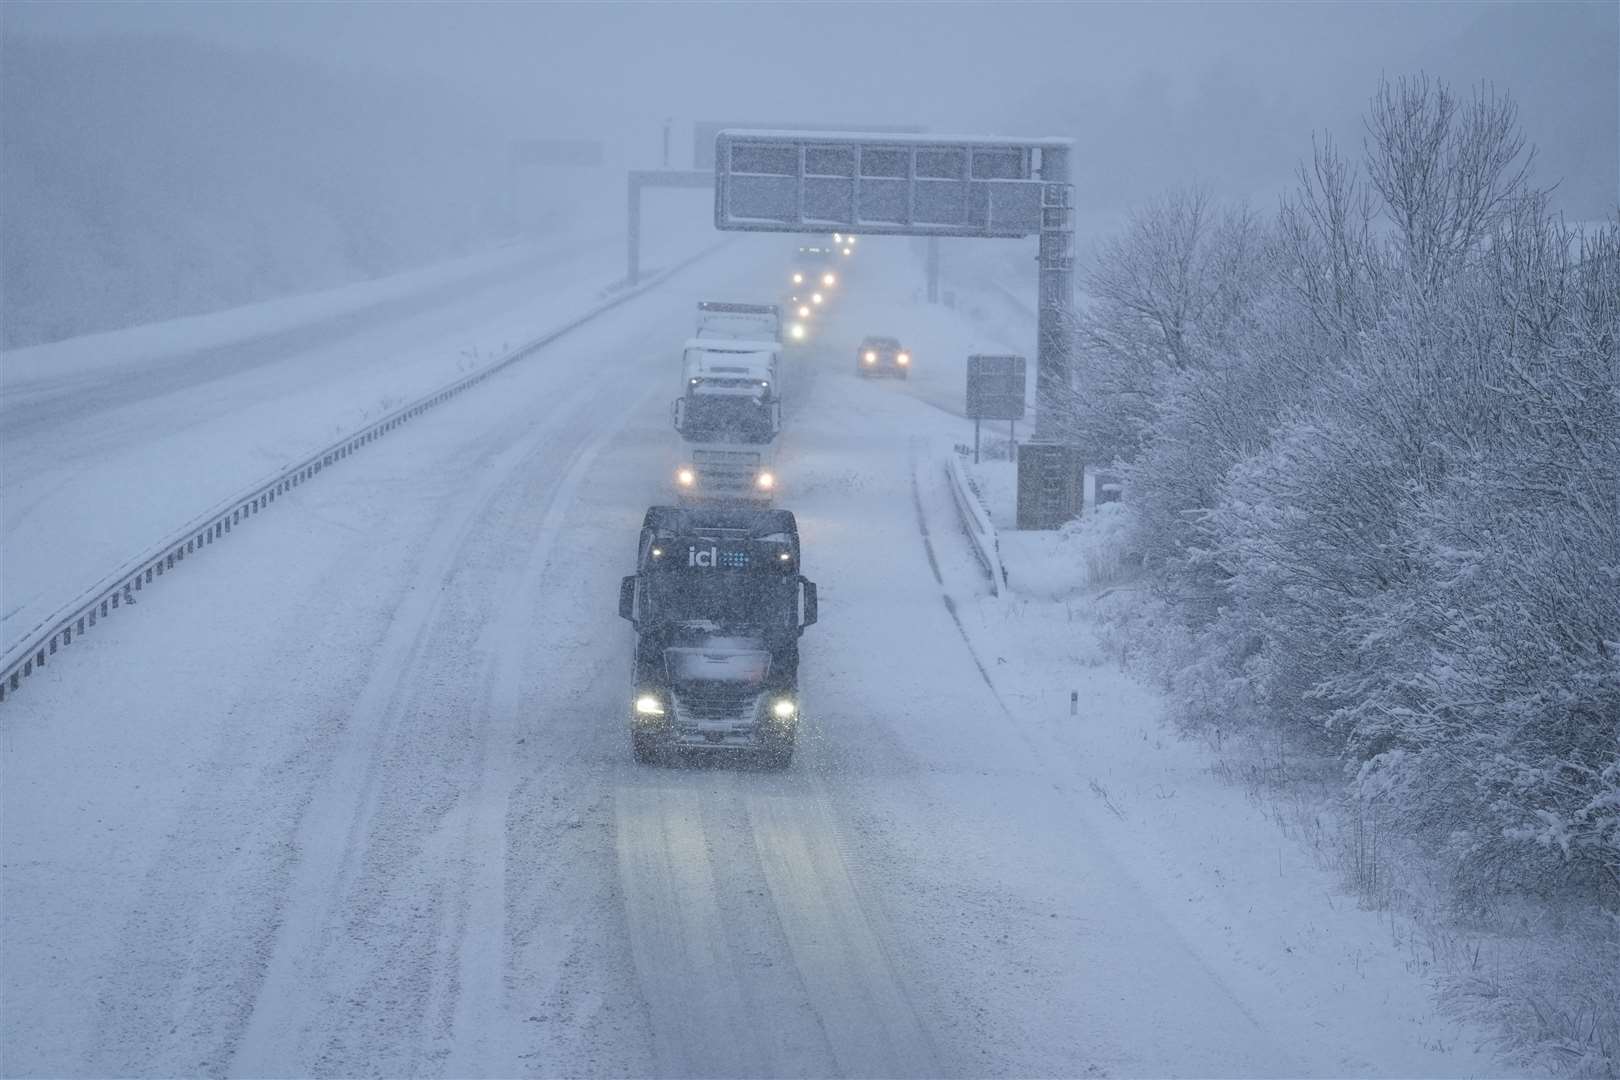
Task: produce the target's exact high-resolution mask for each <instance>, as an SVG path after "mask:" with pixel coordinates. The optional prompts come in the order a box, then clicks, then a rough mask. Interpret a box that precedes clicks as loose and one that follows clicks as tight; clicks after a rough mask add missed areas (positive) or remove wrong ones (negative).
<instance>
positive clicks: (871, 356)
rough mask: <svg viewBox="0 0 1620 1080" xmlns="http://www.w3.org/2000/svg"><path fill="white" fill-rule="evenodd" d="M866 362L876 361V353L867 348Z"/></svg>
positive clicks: (873, 362) (872, 362)
mask: <svg viewBox="0 0 1620 1080" xmlns="http://www.w3.org/2000/svg"><path fill="white" fill-rule="evenodd" d="M866 362H867V363H868V364H875V363H877V353H875V352H873V351H872V350H871V349H867V350H866Z"/></svg>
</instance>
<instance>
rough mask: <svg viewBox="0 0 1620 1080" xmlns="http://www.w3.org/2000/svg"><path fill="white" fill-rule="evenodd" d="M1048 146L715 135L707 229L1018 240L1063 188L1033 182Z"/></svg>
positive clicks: (858, 136) (925, 138)
mask: <svg viewBox="0 0 1620 1080" xmlns="http://www.w3.org/2000/svg"><path fill="white" fill-rule="evenodd" d="M1047 148H1051V149H1055V150H1063V151H1067V149H1068V143H1067V142H1066V141H1064V140H1057V139H1036V140H1028V139H1006V138H996V137H991V136H943V135H874V134H870V133H867V134H862V133H859V132H816V131H722V132H721V133H720V134H719V135H717V136H716V137H715V162H714V178H715V182H714V224H715V228H717V229H734V230H751V231H759V232H832V231H835V230H847V231H849V232H854V233H859V234H864V235H885V234H887V235H900V236H970V237H971V236H977V237H1019V236H1029V235H1031V234H1033V233H1037V232H1039V231H1040V230H1041V225H1042V220H1043V213H1044V211H1045V209H1046V208H1047V207H1051V208H1053V209H1059V208H1063V207H1067V205H1068V199H1069V194H1068V192H1069V186H1068V184H1066V183H1063V184H1049V183H1046V182H1043V181H1042V180H1041V179H1039V176H1040V169H1041V162H1040V156H1041V154H1042V152H1043V150H1045V149H1047Z"/></svg>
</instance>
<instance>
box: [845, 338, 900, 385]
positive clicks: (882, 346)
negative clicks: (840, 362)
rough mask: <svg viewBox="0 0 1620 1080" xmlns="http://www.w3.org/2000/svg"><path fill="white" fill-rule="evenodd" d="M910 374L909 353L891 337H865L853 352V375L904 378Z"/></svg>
mask: <svg viewBox="0 0 1620 1080" xmlns="http://www.w3.org/2000/svg"><path fill="white" fill-rule="evenodd" d="M910 372H911V353H910V351H908V350H907V349H906V348H905V346H903V345H901V344H900V342H898V341H896V340H895V339H894V338H892V337H876V336H872V337H866V338H862V339H861V345H860V348H858V349H856V350H855V374H857V375H860V376H863V377H866V376H871V375H898V376H900V378H902V379H904V378H906V377H907V376H908V375H909V374H910Z"/></svg>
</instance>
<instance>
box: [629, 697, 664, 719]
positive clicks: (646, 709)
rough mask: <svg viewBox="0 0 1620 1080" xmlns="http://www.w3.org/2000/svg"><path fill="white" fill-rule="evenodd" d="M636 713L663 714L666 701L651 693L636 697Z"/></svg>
mask: <svg viewBox="0 0 1620 1080" xmlns="http://www.w3.org/2000/svg"><path fill="white" fill-rule="evenodd" d="M636 713H637V714H638V715H640V716H663V715H664V703H663V702H662V701H659V700H658V699H657V698H655V697H653V696H652V695H651V694H642V695H641V696H640V697H638V698H636Z"/></svg>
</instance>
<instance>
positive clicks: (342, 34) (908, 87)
mask: <svg viewBox="0 0 1620 1080" xmlns="http://www.w3.org/2000/svg"><path fill="white" fill-rule="evenodd" d="M0 12H3V14H0V18H3V19H4V25H5V29H6V30H7V31H8V32H17V33H23V34H49V35H58V34H74V35H86V34H102V33H159V34H178V35H184V36H188V37H194V38H198V39H202V40H205V41H211V42H217V43H222V44H228V45H230V46H233V47H237V48H254V49H265V50H272V51H276V52H282V53H288V54H293V55H298V56H304V57H309V58H313V59H316V60H319V61H321V62H323V63H325V64H329V65H331V66H334V67H339V68H344V69H349V70H360V71H373V72H379V73H386V74H388V75H390V76H395V77H398V76H403V77H406V78H410V79H413V80H417V81H421V82H428V83H432V84H435V85H437V86H442V87H443V88H445V89H446V90H447V91H450V92H453V93H454V94H455V95H457V96H458V97H460V98H462V99H465V100H466V101H467V102H468V103H470V104H471V105H473V106H474V107H476V108H477V109H478V110H480V112H482V113H484V114H485V115H486V116H488V117H489V118H491V119H494V120H496V121H497V122H499V123H500V124H501V125H502V126H503V127H504V128H505V129H506V130H508V131H510V132H512V133H513V134H571V135H582V134H594V133H598V132H601V133H606V134H608V135H610V137H613V138H615V139H617V140H623V142H624V143H625V144H626V146H627V147H628V148H629V154H628V157H629V159H630V160H631V162H632V163H634V164H639V165H652V164H656V163H657V154H658V144H659V129H660V127H661V123H662V120H663V118H664V117H666V116H671V117H674V118H675V120H676V133H677V134H676V145H677V147H678V151H677V157H676V159H675V162H674V163H675V164H676V165H681V166H684V165H686V164H687V158H686V155H687V154H689V152H690V151H689V149H688V148H689V146H690V134H689V130H690V129H689V125H690V122H691V121H692V120H694V119H711V118H712V119H737V120H759V121H772V122H791V121H804V122H857V123H858V122H868V123H917V124H923V125H926V126H928V127H929V128H931V129H933V130H935V131H990V130H996V131H1000V132H1006V133H1011V134H1062V135H1073V136H1075V137H1077V138H1078V139H1079V140H1080V151H1081V158H1082V159H1083V160H1084V161H1085V162H1086V165H1085V167H1084V168H1083V169H1082V170H1081V171H1080V175H1079V176H1077V180H1078V181H1079V187H1080V196H1081V199H1082V201H1084V200H1086V198H1087V196H1088V193H1089V195H1090V196H1091V197H1092V198H1093V199H1094V200H1095V202H1096V203H1097V205H1098V207H1099V208H1101V207H1107V208H1109V209H1110V210H1113V209H1116V208H1117V207H1119V206H1120V205H1121V204H1123V203H1127V202H1129V201H1131V200H1132V199H1133V198H1139V197H1141V196H1142V195H1145V194H1148V193H1150V192H1152V191H1153V190H1156V189H1160V188H1163V187H1166V186H1169V185H1172V184H1175V183H1179V182H1184V181H1187V180H1192V179H1199V180H1202V181H1204V182H1206V183H1208V184H1210V185H1211V186H1212V187H1214V188H1215V189H1216V190H1217V191H1218V192H1219V193H1221V194H1223V195H1228V196H1236V195H1248V196H1252V197H1256V198H1261V199H1264V198H1266V197H1269V196H1270V195H1272V194H1273V193H1274V192H1275V191H1276V190H1278V189H1279V188H1280V187H1282V186H1283V185H1285V184H1286V183H1287V182H1288V178H1289V174H1290V172H1291V170H1292V168H1293V166H1294V164H1295V162H1297V161H1298V160H1299V159H1300V158H1301V157H1302V156H1303V155H1305V154H1307V153H1308V152H1309V148H1310V138H1311V133H1312V131H1313V130H1319V129H1327V130H1332V131H1335V132H1337V133H1339V134H1340V135H1341V136H1343V137H1349V138H1351V139H1356V140H1359V137H1360V128H1359V119H1358V118H1359V115H1360V113H1361V111H1362V108H1363V106H1364V104H1365V102H1366V100H1367V98H1368V96H1369V95H1370V94H1371V92H1372V90H1373V88H1374V86H1375V84H1376V82H1377V79H1378V77H1379V75H1380V73H1381V72H1387V73H1388V74H1390V75H1397V74H1405V73H1409V72H1413V71H1416V70H1419V69H1423V70H1427V71H1429V72H1430V73H1432V74H1435V75H1438V76H1440V77H1442V78H1445V79H1447V80H1448V81H1450V82H1452V83H1453V85H1454V86H1457V87H1458V88H1462V87H1464V86H1466V85H1468V84H1472V83H1475V82H1478V81H1481V80H1490V81H1492V82H1494V83H1495V85H1496V86H1497V87H1498V88H1499V89H1502V88H1505V89H1507V90H1509V91H1511V92H1512V93H1513V95H1514V97H1515V98H1516V99H1517V100H1518V101H1519V102H1520V105H1521V109H1522V114H1521V116H1522V120H1523V123H1524V126H1525V128H1526V130H1527V132H1528V133H1529V135H1530V137H1531V139H1532V141H1534V142H1536V143H1537V144H1538V146H1539V147H1540V151H1541V158H1540V161H1541V164H1540V167H1539V169H1538V172H1537V176H1538V179H1540V180H1541V181H1542V182H1544V183H1546V182H1551V181H1553V180H1561V181H1562V186H1561V188H1560V191H1559V202H1560V205H1562V206H1563V208H1564V209H1565V210H1566V212H1568V213H1570V214H1571V215H1572V216H1575V217H1579V218H1597V217H1603V216H1605V215H1607V214H1610V213H1612V212H1613V208H1614V205H1615V203H1616V201H1617V199H1620V191H1617V188H1620V4H1616V3H1614V2H1613V0H1607V2H1594V3H1575V2H1546V3H1535V4H1517V3H1515V4H1509V3H1479V2H1468V3H1464V2H1454V3H1442V2H1432V3H1371V2H1364V3H1312V4H1301V3H1237V2H1233V3H1221V4H1214V3H1210V4H1194V3H1162V4H1103V3H1096V4H1055V3H1053V4H1010V3H996V4H990V3H955V4H924V3H886V4H878V3H831V2H829V3H805V4H741V3H702V4H698V3H658V4H653V3H633V4H630V3H626V4H612V3H595V4H521V3H457V4H449V3H431V2H426V3H413V4H405V3H385V2H372V3H261V2H252V0H248V2H234V3H206V2H193V3H114V4H106V3H75V4H67V3H33V2H21V3H19V2H13V3H7V4H5V5H4V7H3V8H0Z"/></svg>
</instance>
